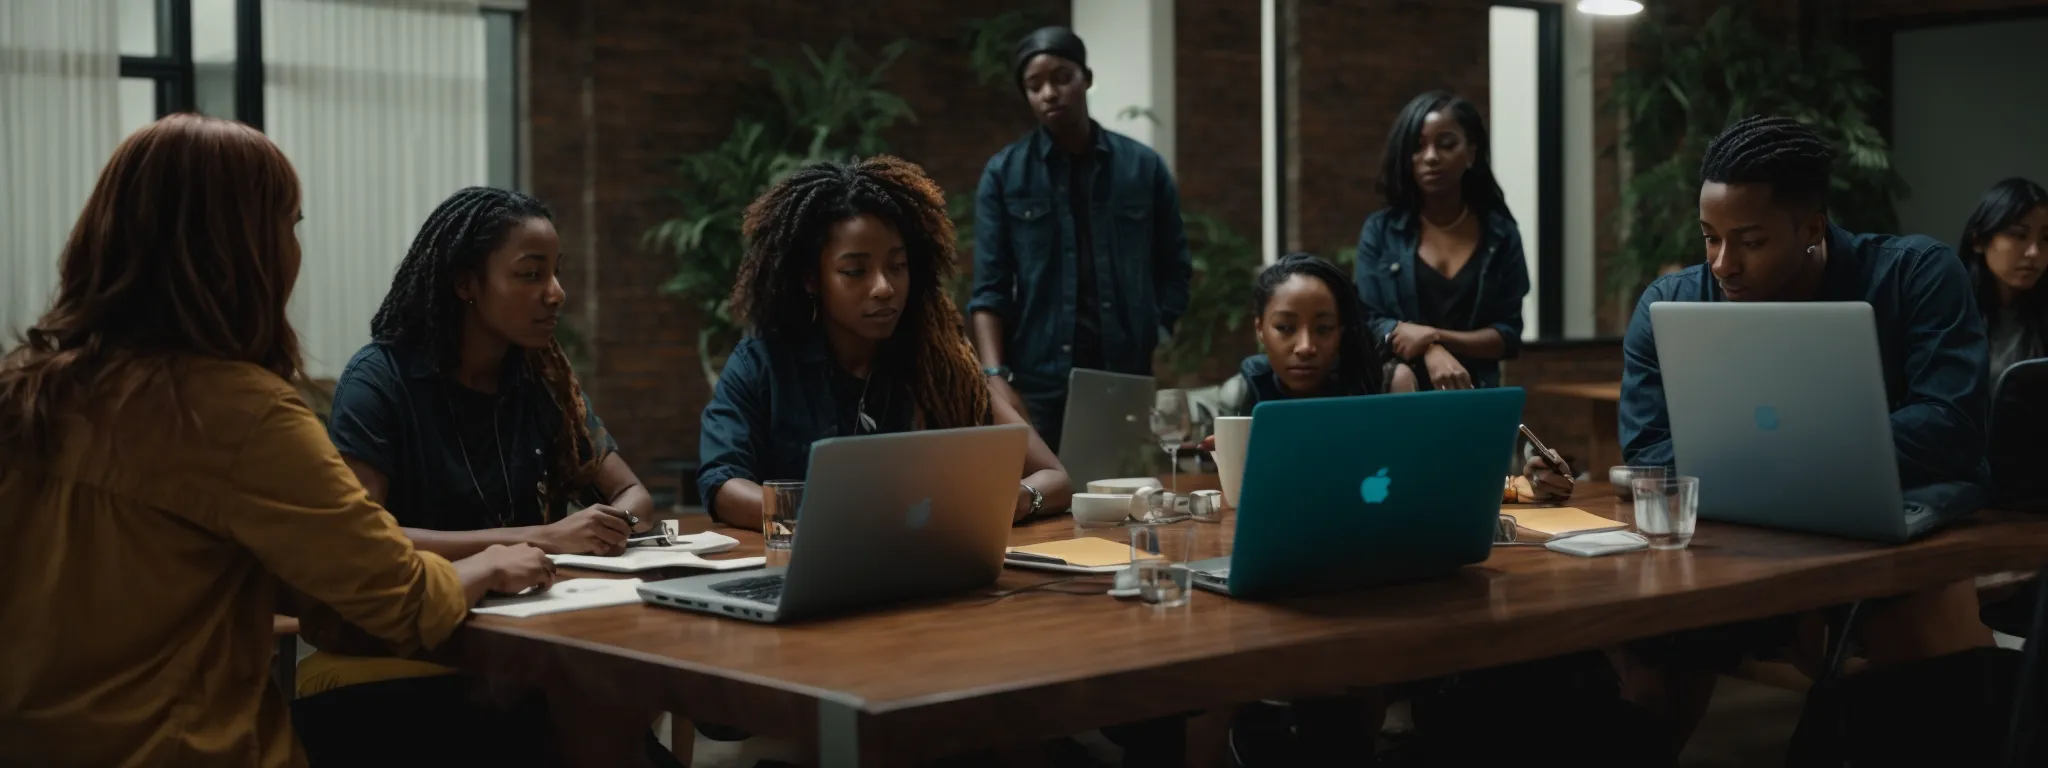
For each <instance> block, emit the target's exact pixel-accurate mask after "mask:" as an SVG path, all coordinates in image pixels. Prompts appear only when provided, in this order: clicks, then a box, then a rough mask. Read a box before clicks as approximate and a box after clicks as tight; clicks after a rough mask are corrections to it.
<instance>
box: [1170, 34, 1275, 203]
mask: <svg viewBox="0 0 2048 768" xmlns="http://www.w3.org/2000/svg"><path fill="white" fill-rule="evenodd" d="M1173 35H1174V101H1175V107H1174V109H1175V124H1174V141H1175V142H1176V145H1177V149H1176V155H1177V156H1178V157H1177V159H1176V160H1175V167H1174V174H1175V181H1176V182H1177V183H1178V184H1179V186H1180V194H1181V198H1182V207H1183V208H1186V209H1188V210H1190V211H1198V212H1201V213H1207V214H1210V215H1213V216H1216V217H1218V218H1221V219H1222V220H1223V221H1224V222H1226V223H1228V224H1229V225H1230V226H1231V227H1232V228H1233V229H1236V230H1237V231H1238V232H1239V233H1242V234H1244V235H1245V236H1247V237H1249V238H1251V240H1252V242H1254V243H1256V242H1259V232H1260V229H1261V226H1262V224H1261V215H1260V205H1261V202H1260V197H1261V196H1260V193H1259V183H1260V172H1259V171H1260V169H1259V163H1260V156H1259V146H1260V136H1261V133H1262V130H1261V126H1260V125H1259V110H1260V108H1261V106H1260V101H1261V98H1262V97H1263V93H1264V91H1263V86H1262V84H1261V83H1260V81H1259V49H1260V40H1259V4H1258V3H1248V2H1244V0H1179V2H1177V3H1175V4H1174V25H1173Z"/></svg>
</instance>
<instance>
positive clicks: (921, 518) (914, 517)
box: [903, 497, 932, 530]
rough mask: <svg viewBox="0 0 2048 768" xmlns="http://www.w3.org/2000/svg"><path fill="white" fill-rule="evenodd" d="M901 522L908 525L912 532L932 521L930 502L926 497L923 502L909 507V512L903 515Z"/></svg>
mask: <svg viewBox="0 0 2048 768" xmlns="http://www.w3.org/2000/svg"><path fill="white" fill-rule="evenodd" d="M903 521H904V522H905V523H908V524H909V525H910V527H911V529H912V530H916V529H918V528H923V527H924V524H925V523H929V522H931V521H932V500H931V499H930V498H929V497H927V498H926V499H925V500H924V501H920V502H918V503H916V504H912V505H910V511H909V512H907V513H905V514H904V515H903Z"/></svg>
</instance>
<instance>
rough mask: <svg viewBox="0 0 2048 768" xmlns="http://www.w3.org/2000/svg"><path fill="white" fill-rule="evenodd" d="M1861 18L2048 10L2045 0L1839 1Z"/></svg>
mask: <svg viewBox="0 0 2048 768" xmlns="http://www.w3.org/2000/svg"><path fill="white" fill-rule="evenodd" d="M1835 2H1841V3H1843V4H1844V5H1845V6H1846V8H1845V10H1846V11H1848V14H1849V17H1850V18H1852V19H1857V20H1866V19H1899V18H1910V17H1914V16H1936V15H1944V14H1957V13H1998V12H2005V11H2024V10H2036V9H2048V2H2043V1H2042V0H1854V1H1853V2H1851V1H1850V0H1835Z"/></svg>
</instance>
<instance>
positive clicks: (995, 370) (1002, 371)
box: [981, 365, 1016, 381]
mask: <svg viewBox="0 0 2048 768" xmlns="http://www.w3.org/2000/svg"><path fill="white" fill-rule="evenodd" d="M981 375H983V376H1000V377H1002V379H1003V381H1009V380H1010V379H1011V378H1012V377H1014V376H1016V374H1014V373H1011V372H1010V366H1007V365H988V366H983V367H982V369H981Z"/></svg>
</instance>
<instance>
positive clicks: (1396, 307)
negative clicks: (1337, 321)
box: [1351, 215, 1401, 339]
mask: <svg viewBox="0 0 2048 768" xmlns="http://www.w3.org/2000/svg"><path fill="white" fill-rule="evenodd" d="M1381 218H1382V217H1380V216H1377V215H1375V216H1374V217H1372V218H1368V219H1366V220H1365V226H1364V227H1363V228H1361V229H1360V230H1359V231H1358V253H1357V254H1356V255H1357V258H1356V259H1355V261H1354V262H1353V263H1352V266H1351V271H1352V280H1353V281H1354V282H1356V283H1357V284H1358V301H1359V303H1360V304H1361V305H1362V306H1363V309H1364V310H1365V326H1366V327H1367V328H1369V329H1371V330H1372V337H1373V338H1374V339H1385V338H1386V337H1387V334H1390V333H1393V332H1394V326H1397V325H1400V324H1401V311H1400V307H1401V300H1400V297H1399V296H1390V295H1387V293H1386V291H1384V290H1382V286H1381V284H1380V281H1379V280H1376V279H1374V277H1373V271H1374V270H1375V269H1376V268H1377V267H1378V266H1379V264H1380V260H1381V259H1382V258H1383V256H1382V254H1381V253H1380V236H1379V235H1380V230H1381V229H1382V228H1383V226H1384V225H1383V224H1382V222H1381Z"/></svg>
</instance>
